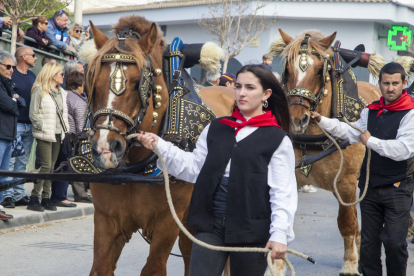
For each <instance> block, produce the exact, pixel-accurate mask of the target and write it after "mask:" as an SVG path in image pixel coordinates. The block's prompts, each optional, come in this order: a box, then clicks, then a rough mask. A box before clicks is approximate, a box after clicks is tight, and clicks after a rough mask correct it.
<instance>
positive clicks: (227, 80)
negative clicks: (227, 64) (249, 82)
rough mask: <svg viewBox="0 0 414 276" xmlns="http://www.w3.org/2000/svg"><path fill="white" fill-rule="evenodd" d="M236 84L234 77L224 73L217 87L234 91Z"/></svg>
mask: <svg viewBox="0 0 414 276" xmlns="http://www.w3.org/2000/svg"><path fill="white" fill-rule="evenodd" d="M235 83H236V76H235V75H233V74H232V73H224V74H223V75H221V77H220V82H219V86H226V87H228V88H232V89H234V88H235V87H236V86H235Z"/></svg>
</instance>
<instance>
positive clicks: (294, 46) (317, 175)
mask: <svg viewBox="0 0 414 276" xmlns="http://www.w3.org/2000/svg"><path fill="white" fill-rule="evenodd" d="M279 31H280V34H281V36H282V39H283V41H284V44H285V48H284V50H283V53H282V55H283V57H284V59H285V61H286V67H285V70H286V71H285V86H286V90H287V91H292V89H294V88H301V89H306V90H308V91H310V92H311V93H313V94H314V95H315V96H316V95H317V94H318V92H319V91H320V89H321V86H322V85H323V84H322V83H325V82H326V83H325V88H326V89H327V91H325V93H324V94H323V96H322V101H321V102H320V103H319V104H318V105H317V107H316V110H315V111H317V112H319V113H320V114H321V115H323V116H326V117H328V118H329V117H331V116H332V113H331V105H332V97H333V95H332V83H331V82H334V83H333V85H336V83H335V82H336V80H330V79H328V78H327V79H324V80H322V82H321V78H322V76H323V75H322V74H323V73H324V72H322V70H325V68H324V59H325V58H327V59H331V61H332V57H333V52H332V50H331V45H332V43H333V41H334V39H335V36H336V33H334V34H332V35H330V36H327V37H325V36H324V35H322V34H321V33H320V32H318V31H315V30H312V31H306V32H303V33H302V34H300V35H299V36H297V37H296V38H292V37H290V36H289V35H287V34H286V33H284V32H283V31H282V30H280V29H279ZM305 34H310V38H309V40H308V45H309V46H308V49H307V54H306V56H305V58H307V60H306V59H305V61H306V63H307V66H308V67H307V68H306V69H305V70H302V69H300V68H299V66H300V63H299V62H300V61H301V58H302V59H304V57H302V55H300V54H299V52H300V50H301V49H300V47H301V43H302V41H303V40H304V38H305ZM327 54H329V56H327ZM332 64H333V63H332ZM328 76H329V75H328ZM357 85H358V93H359V95H360V96H361V97H362V98H363V99H364V100H365V101H366V102H368V103H370V102H372V101H374V100H378V99H379V97H380V95H381V94H380V91H379V89H378V88H376V87H375V86H373V85H371V84H369V83H364V82H358V83H357ZM322 88H323V87H322ZM326 92H327V93H326ZM311 98H312V97H311ZM289 102H290V103H291V106H290V112H291V116H292V131H293V133H295V134H305V135H319V134H322V132H321V130H320V129H319V128H318V126H317V125H316V124H315V123H313V122H310V120H309V119H310V109H309V107H311V106H312V104H314V103H313V102H312V101H311V100H309V99H308V98H301V97H299V96H294V95H290V97H289ZM318 152H319V151H317V150H308V151H307V155H311V154H316V153H318ZM342 152H343V154H344V166H343V168H344V169H343V171H342V174H341V175H340V177H339V181H338V190H339V193H340V195H341V197H342V199H343V200H344V202H349V203H350V202H354V201H355V200H356V190H357V179H358V177H359V173H360V167H361V165H362V161H363V158H364V154H365V147H364V146H363V145H362V144H361V143H357V144H353V145H351V146H348V147H347V148H346V149H344V150H342ZM295 155H296V160H300V159H301V158H302V150H301V149H298V148H296V149H295ZM339 162H340V156H339V153H338V152H335V153H334V154H332V155H330V156H328V157H325V158H324V159H322V160H320V161H318V162H316V163H314V164H313V168H312V170H311V172H310V174H309V175H308V177H305V176H304V175H303V174H301V173H299V172H298V170H297V171H296V177H297V181H298V188H300V187H302V186H304V185H306V184H312V185H316V186H318V187H320V188H322V189H325V190H328V191H333V180H334V178H335V175H336V173H337V171H338V168H339ZM337 222H338V228H339V231H340V233H341V235H342V237H343V239H344V249H345V253H344V260H343V266H342V269H341V271H340V275H359V272H358V260H359V247H360V241H361V238H360V232H359V226H358V219H357V209H356V206H353V207H344V206H342V205H340V204H339V212H338V219H337Z"/></svg>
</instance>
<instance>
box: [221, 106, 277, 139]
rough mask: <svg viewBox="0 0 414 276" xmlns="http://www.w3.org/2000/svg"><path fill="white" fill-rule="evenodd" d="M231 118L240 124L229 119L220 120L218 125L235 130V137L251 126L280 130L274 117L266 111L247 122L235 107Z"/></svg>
mask: <svg viewBox="0 0 414 276" xmlns="http://www.w3.org/2000/svg"><path fill="white" fill-rule="evenodd" d="M231 116H232V117H233V118H235V119H237V120H240V121H242V122H241V123H238V122H236V121H232V120H229V119H222V120H220V121H219V123H222V124H225V125H229V126H231V127H234V128H236V135H237V133H238V132H239V131H240V130H241V129H242V128H244V127H245V126H251V127H262V126H276V127H278V128H280V129H282V128H281V127H280V126H279V125H278V123H277V120H276V117H275V116H274V115H273V114H272V112H271V111H270V110H267V111H266V112H265V113H264V114H262V115H258V116H254V117H253V118H251V119H250V120H248V121H247V120H246V118H244V117H243V115H242V114H241V113H240V110H239V109H238V108H237V107H236V109H235V110H234V112H233V114H231Z"/></svg>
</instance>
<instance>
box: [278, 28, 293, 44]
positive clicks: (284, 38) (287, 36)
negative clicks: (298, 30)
mask: <svg viewBox="0 0 414 276" xmlns="http://www.w3.org/2000/svg"><path fill="white" fill-rule="evenodd" d="M279 33H280V35H281V36H282V38H283V41H284V42H285V45H288V44H289V43H290V42H291V41H292V39H293V38H292V37H291V36H289V35H288V34H287V33H285V32H284V31H282V29H280V28H279Z"/></svg>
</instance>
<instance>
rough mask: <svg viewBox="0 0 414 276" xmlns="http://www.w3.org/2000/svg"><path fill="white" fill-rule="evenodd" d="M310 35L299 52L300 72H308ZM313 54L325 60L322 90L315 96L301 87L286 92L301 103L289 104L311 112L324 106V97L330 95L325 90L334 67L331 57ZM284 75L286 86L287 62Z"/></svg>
mask: <svg viewBox="0 0 414 276" xmlns="http://www.w3.org/2000/svg"><path fill="white" fill-rule="evenodd" d="M309 38H310V35H309V34H306V35H305V38H304V39H303V41H302V43H301V46H300V50H299V56H300V58H299V68H300V70H302V71H303V72H305V71H306V69H307V68H308V46H309V45H308V41H309ZM311 54H312V55H314V56H317V57H318V58H319V59H321V58H322V59H323V60H324V62H323V74H322V77H321V82H320V89H319V91H318V93H317V94H316V95H315V94H313V92H312V91H310V90H309V89H307V88H301V87H296V88H293V89H291V90H289V91H287V92H286V96H288V97H299V101H295V102H290V103H289V104H290V105H291V106H292V105H300V106H303V107H305V108H306V109H308V110H309V111H314V110H315V109H316V107H317V106H318V105H320V104H322V102H323V101H322V100H321V98H322V96H327V95H328V90H327V89H325V83H326V82H328V81H329V80H330V77H329V75H328V76H327V73H329V71H330V70H331V68H332V66H331V61H330V59H329V55H328V54H325V55H320V54H318V53H317V52H316V51H315V50H314V49H312V50H311ZM283 67H284V68H283V74H282V79H283V82H284V83H285V85H286V80H285V78H286V70H287V60H285V64H284V66H283ZM285 85H284V86H285ZM303 99H306V100H308V101H309V102H310V106H309V105H307V104H306V103H304V102H303Z"/></svg>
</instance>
